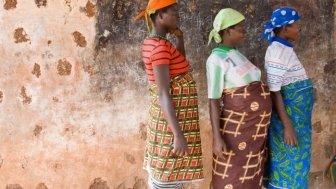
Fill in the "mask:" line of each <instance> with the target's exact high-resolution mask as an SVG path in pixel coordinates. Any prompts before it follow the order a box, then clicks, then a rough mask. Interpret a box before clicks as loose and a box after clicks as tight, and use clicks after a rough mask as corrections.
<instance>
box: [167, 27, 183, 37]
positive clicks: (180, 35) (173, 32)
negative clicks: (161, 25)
mask: <svg viewBox="0 0 336 189" xmlns="http://www.w3.org/2000/svg"><path fill="white" fill-rule="evenodd" d="M169 33H170V34H171V35H174V36H175V37H177V38H178V39H180V38H183V32H182V31H181V30H180V28H176V29H175V30H171V31H170V32H169Z"/></svg>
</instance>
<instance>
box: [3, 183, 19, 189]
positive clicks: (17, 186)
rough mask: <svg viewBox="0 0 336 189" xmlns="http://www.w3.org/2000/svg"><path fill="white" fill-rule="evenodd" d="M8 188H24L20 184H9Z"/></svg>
mask: <svg viewBox="0 0 336 189" xmlns="http://www.w3.org/2000/svg"><path fill="white" fill-rule="evenodd" d="M6 189H23V188H22V186H20V185H19V184H9V185H7V186H6Z"/></svg>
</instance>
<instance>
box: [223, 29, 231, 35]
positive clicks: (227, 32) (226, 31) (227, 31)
mask: <svg viewBox="0 0 336 189" xmlns="http://www.w3.org/2000/svg"><path fill="white" fill-rule="evenodd" d="M223 34H224V35H226V36H231V32H230V28H227V29H225V30H224V32H223ZM224 35H223V36H224Z"/></svg>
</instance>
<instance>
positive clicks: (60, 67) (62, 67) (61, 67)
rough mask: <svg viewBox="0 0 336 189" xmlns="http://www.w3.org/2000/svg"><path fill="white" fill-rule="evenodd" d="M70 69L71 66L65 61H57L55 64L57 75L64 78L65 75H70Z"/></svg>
mask: <svg viewBox="0 0 336 189" xmlns="http://www.w3.org/2000/svg"><path fill="white" fill-rule="evenodd" d="M71 68H72V65H71V64H70V62H69V61H68V60H67V59H65V58H64V59H61V60H59V61H58V64H57V71H58V74H59V75H61V76H66V75H70V74H71Z"/></svg>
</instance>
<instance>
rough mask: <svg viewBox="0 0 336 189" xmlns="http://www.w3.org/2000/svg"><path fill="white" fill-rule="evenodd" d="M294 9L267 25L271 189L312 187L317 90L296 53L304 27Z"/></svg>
mask: <svg viewBox="0 0 336 189" xmlns="http://www.w3.org/2000/svg"><path fill="white" fill-rule="evenodd" d="M299 19H300V16H299V14H298V12H297V11H296V10H294V9H292V8H288V7H284V8H279V9H276V10H275V11H274V12H273V14H272V18H271V20H270V21H269V22H267V23H266V24H265V26H264V28H265V31H264V33H263V35H262V39H267V40H268V41H269V46H268V48H267V51H266V55H265V69H266V73H267V83H268V85H269V87H270V91H271V97H272V100H273V103H274V111H273V113H272V117H271V124H270V131H269V148H270V154H269V169H268V170H267V172H268V174H270V175H269V176H270V180H269V188H288V189H292V188H293V189H296V188H300V189H301V188H302V189H306V188H308V176H309V170H310V156H311V152H310V148H311V116H312V109H313V102H314V99H313V87H312V83H311V81H310V80H309V79H308V77H307V74H306V72H305V69H304V68H303V66H302V64H301V62H300V60H299V59H298V57H297V55H296V54H295V52H294V50H293V44H292V42H295V41H297V40H298V37H299V32H300V25H299V23H298V20H299Z"/></svg>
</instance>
